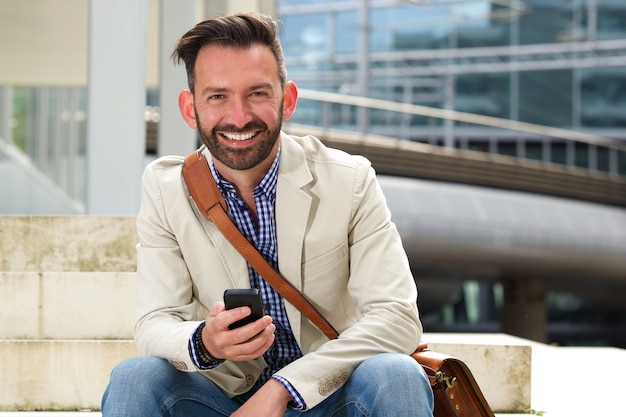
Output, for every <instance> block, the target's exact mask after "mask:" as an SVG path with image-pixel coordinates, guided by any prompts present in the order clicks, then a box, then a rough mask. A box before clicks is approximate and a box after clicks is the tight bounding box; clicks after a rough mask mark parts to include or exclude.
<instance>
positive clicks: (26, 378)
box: [0, 335, 530, 412]
mask: <svg viewBox="0 0 626 417" xmlns="http://www.w3.org/2000/svg"><path fill="white" fill-rule="evenodd" d="M501 336H502V335H501ZM511 342H514V343H517V344H513V343H511ZM431 349H433V350H437V351H440V352H442V353H449V354H451V353H453V354H454V355H455V356H457V357H459V358H462V359H463V360H465V361H466V363H468V365H469V366H470V367H471V369H472V372H473V374H474V376H475V377H476V379H477V380H478V381H479V384H481V388H482V390H483V392H484V394H485V397H486V398H487V401H488V402H489V403H490V404H491V406H492V408H494V410H496V411H498V412H501V411H520V410H525V409H528V408H529V407H530V396H529V390H530V352H529V348H528V346H523V345H522V344H521V343H519V341H518V340H517V339H514V338H513V339H510V338H508V337H507V336H502V337H501V338H500V340H499V343H498V344H489V345H480V344H479V343H478V341H476V340H475V341H474V343H468V344H464V345H455V344H453V343H445V341H444V342H438V343H431ZM136 354H137V352H136V348H135V345H134V343H133V342H132V341H130V340H120V341H112V340H102V341H96V340H0V410H29V409H30V410H32V409H39V410H50V411H53V410H81V409H89V410H97V409H99V407H100V400H101V397H102V393H103V392H104V389H105V388H106V385H107V383H108V380H109V375H110V372H111V369H113V367H114V366H115V365H116V364H117V363H119V362H120V361H121V360H123V359H125V358H128V357H131V356H135V355H136ZM485 357H487V358H489V363H488V364H485V363H484V362H485V360H484V358H485ZM494 363H495V364H498V365H499V367H500V368H501V369H498V371H497V372H494V371H493V367H494V365H493V364H494Z"/></svg>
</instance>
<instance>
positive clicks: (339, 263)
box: [102, 14, 433, 417]
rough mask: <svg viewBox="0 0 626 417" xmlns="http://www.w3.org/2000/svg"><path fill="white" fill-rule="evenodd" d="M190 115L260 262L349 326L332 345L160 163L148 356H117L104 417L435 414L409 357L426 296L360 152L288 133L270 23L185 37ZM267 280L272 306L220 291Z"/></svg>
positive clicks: (290, 96) (281, 70) (226, 21)
mask: <svg viewBox="0 0 626 417" xmlns="http://www.w3.org/2000/svg"><path fill="white" fill-rule="evenodd" d="M173 56H174V57H175V58H176V59H178V60H179V61H181V60H182V61H184V63H185V65H186V69H187V75H188V81H189V91H183V92H181V93H180V95H179V99H178V103H179V107H180V111H181V114H182V117H183V119H184V120H185V122H186V123H187V124H188V125H189V126H190V127H191V128H194V129H198V132H199V134H200V137H201V138H202V141H203V143H204V145H205V146H206V148H204V149H203V152H204V154H205V155H206V157H207V161H208V165H209V167H210V169H211V173H212V175H213V176H214V178H215V180H216V182H217V184H218V187H219V189H220V191H221V193H222V194H223V196H224V198H225V200H226V202H227V205H228V209H229V214H230V216H231V218H232V219H233V221H234V222H235V224H236V225H237V227H238V228H239V229H240V230H241V231H242V232H243V233H244V235H245V236H246V237H247V239H248V240H250V241H251V242H252V243H253V244H254V245H255V246H256V248H257V249H258V250H259V251H260V252H261V253H262V255H263V256H264V258H266V260H267V261H268V262H270V263H271V264H272V265H273V266H274V267H275V268H277V269H278V270H280V272H281V273H282V275H283V276H285V277H286V278H287V279H288V280H289V281H290V282H291V283H292V284H293V285H294V286H295V287H296V288H298V289H300V290H301V291H302V292H303V293H304V295H305V296H306V297H307V298H308V299H309V300H310V301H311V302H312V303H313V304H314V305H315V306H316V307H317V308H318V309H319V311H320V312H321V313H322V314H323V315H324V316H325V318H326V319H327V320H328V321H329V322H330V323H331V324H332V325H333V326H334V327H335V328H336V329H337V330H338V331H339V332H340V333H341V335H340V337H339V338H338V339H334V340H328V339H327V338H326V337H325V336H324V334H322V333H321V332H320V331H319V330H318V329H317V328H316V327H315V326H314V325H313V324H312V323H311V322H309V321H308V320H307V319H306V318H305V317H302V315H301V314H300V313H299V312H298V311H297V310H296V309H295V308H294V307H293V306H291V305H290V304H289V303H287V302H285V300H284V299H282V297H280V296H279V295H278V294H277V293H276V292H275V291H273V290H272V289H271V287H269V285H268V284H267V283H265V281H264V280H263V279H262V278H261V277H259V276H258V274H257V273H256V272H255V271H254V270H253V269H252V268H250V267H249V266H248V264H247V263H246V261H245V260H244V259H243V258H242V257H241V256H240V255H239V253H238V252H237V251H236V249H235V248H233V247H232V246H231V245H230V244H229V243H228V241H227V240H226V238H225V237H224V236H223V235H222V234H221V233H220V232H219V230H218V229H217V228H216V227H215V225H214V224H212V223H211V222H208V221H206V220H205V219H204V218H203V217H202V215H201V214H200V213H199V212H198V209H197V207H196V205H195V203H194V202H193V200H192V199H190V196H189V192H188V191H187V188H186V186H185V185H184V181H183V179H182V177H181V166H182V162H183V158H181V157H163V158H160V159H158V160H157V161H155V162H154V163H152V164H150V165H149V166H148V167H147V168H146V170H145V173H144V177H143V186H144V192H143V201H142V206H141V210H140V213H139V216H138V218H137V231H138V235H139V245H138V247H137V279H138V309H137V314H138V320H137V323H136V327H135V339H136V341H137V346H138V348H139V351H140V353H141V354H142V355H145V356H142V357H138V358H131V359H129V360H126V361H124V362H122V363H121V364H120V365H118V366H117V367H116V368H115V369H114V371H113V373H112V375H111V381H110V384H109V387H108V388H107V391H106V392H105V395H104V397H103V405H102V410H103V415H104V416H105V417H107V416H122V415H123V416H140V415H141V416H155V415H168V416H196V415H197V416H199V415H203V416H228V415H232V416H239V417H241V416H256V417H259V416H263V417H266V416H283V415H295V413H299V412H306V413H308V414H310V415H311V416H320V417H321V416H361V415H364V416H393V417H399V416H430V415H432V412H431V410H432V402H433V399H432V391H431V389H430V385H429V383H428V378H427V377H426V375H425V373H424V372H423V370H422V368H421V367H420V366H419V365H418V364H417V363H416V362H415V361H414V360H412V359H411V358H410V357H409V356H408V355H407V353H410V352H412V351H413V349H414V348H415V346H416V345H417V343H418V342H419V340H420V338H421V335H422V327H421V323H420V321H419V318H418V312H417V307H416V300H417V291H416V288H415V284H414V281H413V277H412V276H411V272H410V269H409V265H408V261H407V259H406V255H405V253H404V250H403V248H402V244H401V241H400V238H399V236H398V233H397V231H396V228H395V226H394V225H393V223H392V222H391V220H390V213H389V210H388V208H387V206H386V203H385V199H384V197H383V194H382V192H381V190H380V187H379V186H378V184H377V182H376V179H375V174H374V172H373V170H372V168H371V167H370V165H369V163H368V161H366V160H365V159H364V158H361V157H356V156H350V155H348V154H345V153H343V152H340V151H337V150H332V149H329V148H326V147H325V146H324V145H322V144H321V143H320V142H319V141H318V140H317V139H316V138H314V137H303V138H300V137H293V136H289V135H286V134H285V133H283V132H282V131H281V126H282V121H283V120H287V119H289V118H290V117H291V115H292V114H293V112H294V110H295V108H296V101H297V88H296V86H295V84H294V83H293V82H291V81H287V76H286V70H285V67H284V61H283V55H282V50H281V47H280V44H279V41H278V38H277V33H276V25H275V23H274V22H273V21H272V20H271V19H269V18H268V17H265V16H261V15H256V14H240V15H233V16H226V17H221V18H216V19H211V20H207V21H204V22H201V23H199V24H198V25H196V26H195V27H194V28H193V29H191V30H190V31H189V32H187V33H186V34H185V35H184V36H183V37H182V38H181V39H180V40H179V42H178V45H177V46H176V49H175V52H174V54H173ZM250 287H254V288H258V289H259V290H260V291H261V293H262V294H263V302H264V304H265V305H266V307H269V310H268V315H266V316H264V317H263V318H261V319H259V320H257V321H255V322H252V323H250V324H247V325H245V326H243V327H240V328H238V329H235V330H229V325H230V324H231V323H234V322H235V321H237V320H239V319H242V318H243V317H245V316H247V315H248V314H250V309H248V308H246V307H244V308H238V309H232V310H225V307H224V303H223V302H222V294H223V292H224V290H226V289H229V288H250Z"/></svg>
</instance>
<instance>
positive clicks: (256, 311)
mask: <svg viewBox="0 0 626 417" xmlns="http://www.w3.org/2000/svg"><path fill="white" fill-rule="evenodd" d="M224 304H225V305H226V309H227V310H230V309H231V308H236V307H250V310H252V313H250V315H249V316H248V317H244V318H243V319H241V320H238V321H236V322H234V323H233V324H231V325H230V326H229V327H230V328H231V329H236V328H237V327H241V326H244V325H246V324H248V323H252V322H253V321H256V320H258V319H260V318H261V317H263V316H264V315H265V309H264V307H263V300H262V299H261V293H260V292H259V290H258V289H255V288H253V289H240V288H237V289H230V290H226V291H224Z"/></svg>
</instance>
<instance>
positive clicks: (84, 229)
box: [0, 215, 137, 272]
mask: <svg viewBox="0 0 626 417" xmlns="http://www.w3.org/2000/svg"><path fill="white" fill-rule="evenodd" d="M0 230H2V233H0V271H34V272H41V271H116V272H132V271H134V270H135V265H136V253H135V245H136V244H137V233H136V227H135V218H134V217H113V216H50V217H48V216H5V215H2V216H0Z"/></svg>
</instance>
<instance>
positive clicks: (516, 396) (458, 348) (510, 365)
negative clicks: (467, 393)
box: [423, 333, 532, 413]
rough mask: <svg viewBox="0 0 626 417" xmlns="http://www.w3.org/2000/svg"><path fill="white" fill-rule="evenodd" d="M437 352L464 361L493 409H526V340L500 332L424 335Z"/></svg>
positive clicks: (529, 352) (528, 377) (528, 370)
mask: <svg viewBox="0 0 626 417" xmlns="http://www.w3.org/2000/svg"><path fill="white" fill-rule="evenodd" d="M423 340H424V342H426V343H428V347H429V348H430V349H431V350H433V351H437V352H441V353H445V354H447V355H451V356H454V357H456V358H459V359H461V360H463V361H464V362H465V363H466V364H467V366H468V367H469V368H470V370H471V371H472V374H473V375H474V378H476V381H477V382H478V385H479V386H480V389H481V391H482V392H483V394H484V395H485V398H486V399H487V402H488V403H489V405H490V406H491V408H492V409H493V410H494V411H495V412H499V413H520V412H525V411H526V410H529V409H530V408H531V407H530V404H531V402H530V399H531V398H530V397H531V369H532V365H531V364H532V348H531V346H530V344H529V342H528V341H527V340H524V339H520V338H516V337H513V336H508V335H503V334H494V335H492V334H490V335H484V334H468V335H462V334H437V333H432V334H425V335H424V339H423Z"/></svg>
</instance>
